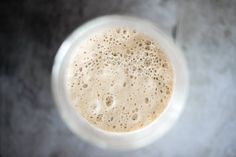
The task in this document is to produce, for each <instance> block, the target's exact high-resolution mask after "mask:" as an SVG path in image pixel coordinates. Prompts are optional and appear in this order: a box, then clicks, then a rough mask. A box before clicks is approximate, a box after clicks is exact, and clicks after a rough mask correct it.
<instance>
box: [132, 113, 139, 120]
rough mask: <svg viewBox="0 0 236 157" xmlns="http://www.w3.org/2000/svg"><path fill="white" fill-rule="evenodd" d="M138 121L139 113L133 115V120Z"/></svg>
mask: <svg viewBox="0 0 236 157" xmlns="http://www.w3.org/2000/svg"><path fill="white" fill-rule="evenodd" d="M137 119H138V114H137V113H135V114H133V115H132V120H134V121H135V120H137Z"/></svg>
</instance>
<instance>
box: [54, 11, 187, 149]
mask: <svg viewBox="0 0 236 157" xmlns="http://www.w3.org/2000/svg"><path fill="white" fill-rule="evenodd" d="M112 26H121V27H122V26H123V27H124V26H128V27H132V28H134V29H136V30H137V31H141V32H142V33H145V34H147V35H149V36H150V37H152V38H153V39H156V40H157V41H158V42H159V43H160V46H161V48H162V49H163V50H164V52H165V53H166V54H167V56H168V57H169V59H170V61H171V64H172V67H173V69H174V75H175V76H174V87H173V94H172V96H171V98H170V100H169V104H168V106H167V107H166V109H165V110H164V111H163V112H162V113H161V115H160V116H159V117H158V118H157V119H156V120H155V121H153V122H152V123H151V124H149V125H148V126H146V127H144V128H142V129H139V130H137V131H132V132H127V133H114V132H107V131H104V130H101V129H98V128H95V127H93V126H92V125H90V124H89V123H88V122H87V121H86V120H85V119H84V118H82V117H81V115H79V114H78V113H76V112H75V111H74V110H73V109H72V107H71V105H70V103H69V101H68V98H67V96H66V90H65V84H64V82H65V77H64V76H65V72H66V68H67V65H68V63H69V60H70V57H71V55H73V48H74V47H75V46H76V43H78V42H80V41H82V40H83V38H84V37H86V36H88V35H89V34H91V32H93V31H96V30H97V29H99V28H103V27H112ZM187 91H188V71H187V66H186V61H185V58H184V56H183V54H182V52H181V51H180V49H179V48H178V47H177V46H176V45H175V44H174V42H173V41H172V40H171V39H170V38H168V37H167V36H166V35H165V34H164V33H162V32H161V31H160V30H159V29H158V27H157V26H156V25H154V24H152V23H151V22H148V21H145V20H142V19H139V18H135V17H128V16H119V15H108V16H103V17H99V18H96V19H93V20H91V21H89V22H87V23H85V24H84V25H82V26H80V27H78V28H77V29H76V30H75V31H74V32H73V33H72V34H71V35H70V36H69V37H68V38H67V39H66V40H65V41H64V42H63V44H62V45H61V47H60V48H59V50H58V52H57V55H56V57H55V61H54V64H53V69H52V92H53V96H54V100H55V103H56V105H57V108H58V110H59V113H60V115H61V116H62V118H63V120H64V122H65V123H66V124H67V125H68V127H69V128H70V129H71V130H72V131H73V132H74V133H75V134H76V135H78V136H79V137H81V138H83V139H84V140H86V141H88V142H90V143H93V144H95V145H97V146H99V147H102V148H109V149H117V150H129V149H136V148H139V147H142V146H145V145H147V144H149V143H151V142H153V141H154V140H156V139H158V138H160V137H162V136H163V135H164V134H165V133H166V132H167V131H168V130H169V129H170V128H171V126H173V124H174V123H175V122H176V120H177V118H178V117H179V115H180V114H181V111H182V109H183V106H184V102H185V99H186V96H187Z"/></svg>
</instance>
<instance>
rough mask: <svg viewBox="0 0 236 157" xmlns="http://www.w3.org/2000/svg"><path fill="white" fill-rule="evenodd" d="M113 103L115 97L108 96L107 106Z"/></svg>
mask: <svg viewBox="0 0 236 157" xmlns="http://www.w3.org/2000/svg"><path fill="white" fill-rule="evenodd" d="M112 104H113V97H112V96H108V97H106V106H107V107H110V106H111V105H112Z"/></svg>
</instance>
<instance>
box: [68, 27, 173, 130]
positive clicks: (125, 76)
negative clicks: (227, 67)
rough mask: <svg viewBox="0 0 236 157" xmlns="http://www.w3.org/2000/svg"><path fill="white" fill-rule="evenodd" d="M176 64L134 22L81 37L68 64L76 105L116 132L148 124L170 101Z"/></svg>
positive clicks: (92, 121) (87, 116)
mask: <svg viewBox="0 0 236 157" xmlns="http://www.w3.org/2000/svg"><path fill="white" fill-rule="evenodd" d="M173 75H174V74H173V69H172V67H171V64H170V61H169V59H168V57H167V56H166V54H165V53H164V52H163V50H162V49H161V47H160V46H159V43H158V41H155V40H153V39H152V38H151V37H149V36H147V35H145V34H144V33H142V32H137V31H136V30H134V29H132V28H123V27H122V28H118V27H117V28H115V27H112V28H106V29H102V30H98V31H97V32H95V33H93V34H91V35H90V36H88V37H87V38H85V39H84V40H83V41H82V42H80V43H78V49H77V50H76V53H75V56H73V57H72V59H71V61H70V64H69V66H68V68H67V77H66V86H67V93H68V97H69V100H70V101H71V104H72V105H73V108H74V109H75V110H76V111H77V112H79V113H80V114H81V115H82V117H84V118H85V119H86V120H87V121H88V122H89V123H90V124H91V125H93V126H95V127H97V128H100V129H103V130H106V131H112V132H129V131H134V130H137V129H140V128H143V127H145V126H147V125H148V124H150V123H151V122H153V121H154V120H155V119H157V118H158V117H159V115H160V114H161V113H162V112H163V110H164V109H165V108H166V107H167V104H168V101H169V99H170V96H171V94H172V88H173V77H174V76H173Z"/></svg>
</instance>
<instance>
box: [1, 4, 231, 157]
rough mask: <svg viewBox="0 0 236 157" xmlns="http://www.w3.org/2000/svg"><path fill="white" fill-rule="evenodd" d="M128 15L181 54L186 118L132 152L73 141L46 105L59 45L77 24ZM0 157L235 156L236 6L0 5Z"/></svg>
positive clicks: (51, 108)
mask: <svg viewBox="0 0 236 157" xmlns="http://www.w3.org/2000/svg"><path fill="white" fill-rule="evenodd" d="M113 13H117V14H128V15H135V16H139V17H142V18H145V19H148V20H151V21H153V22H155V23H157V24H158V25H159V26H160V28H161V29H163V30H164V31H165V32H166V33H167V34H169V35H170V36H173V38H174V39H175V40H176V42H177V44H179V45H180V47H181V48H182V49H183V51H184V54H185V56H186V59H187V62H188V67H189V73H190V78H191V79H190V90H189V97H188V100H187V103H186V107H185V109H184V112H183V114H182V116H181V117H180V119H179V120H178V122H177V123H176V124H175V125H174V127H173V128H172V129H171V130H170V131H169V132H168V133H167V134H166V135H165V136H164V137H162V138H161V139H160V140H158V141H156V142H155V143H153V144H152V145H150V146H147V147H145V148H142V149H139V150H136V151H130V152H114V151H108V150H102V149H99V148H96V147H94V146H91V145H90V144H87V143H86V142H84V141H82V140H80V139H79V138H77V137H76V136H75V135H74V134H73V133H71V132H70V130H69V129H68V128H67V126H66V125H65V123H64V122H63V121H62V120H61V118H60V116H59V114H58V111H57V110H56V108H55V105H54V102H53V100H52V95H51V89H50V73H51V68H52V64H53V59H54V56H55V54H56V52H57V49H58V47H59V46H60V44H61V43H62V42H63V40H64V39H65V37H66V36H67V35H68V34H69V33H70V32H72V31H73V30H74V29H75V28H76V27H78V26H79V25H81V24H82V23H83V22H85V21H87V20H89V19H92V18H94V17H97V16H100V15H105V14H113ZM0 17H1V18H0V21H1V22H0V52H1V54H0V64H1V73H0V74H1V75H0V81H1V106H0V118H1V119H0V157H28V156H30V157H42V156H44V157H62V156H67V157H72V156H82V157H85V156H91V157H93V156H98V157H104V156H114V157H122V156H135V157H136V156H140V157H141V156H153V157H154V156H155V157H156V156H157V157H173V156H175V157H178V156H179V157H184V156H186V157H189V156H191V157H198V156H202V157H220V156H224V157H235V156H236V114H235V113H236V90H235V88H236V81H235V80H236V1H233V0H195V1H193V0H192V1H188V0H182V1H174V0H41V1H40V0H28V1H27V0H22V1H10V0H8V1H1V2H0Z"/></svg>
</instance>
